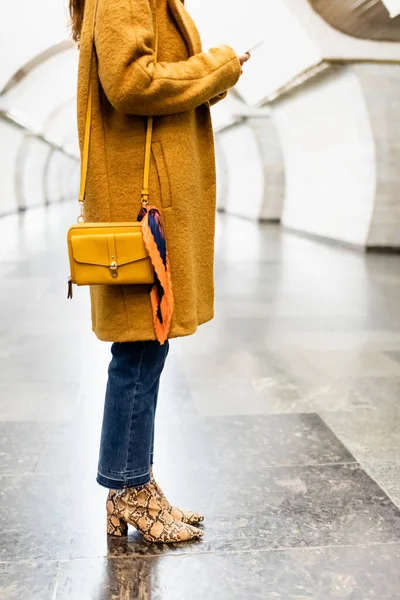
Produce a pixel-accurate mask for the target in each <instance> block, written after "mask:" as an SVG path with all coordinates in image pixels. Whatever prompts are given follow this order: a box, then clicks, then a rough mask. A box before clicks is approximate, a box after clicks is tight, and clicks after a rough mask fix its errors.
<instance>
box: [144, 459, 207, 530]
mask: <svg viewBox="0 0 400 600" xmlns="http://www.w3.org/2000/svg"><path fill="white" fill-rule="evenodd" d="M150 477H151V479H150V483H151V484H152V485H153V486H154V489H155V490H156V493H157V494H158V496H159V498H160V502H161V506H162V507H163V508H164V509H165V510H166V511H168V512H169V513H170V515H171V516H172V517H173V518H174V519H175V520H176V521H182V523H188V524H189V525H196V523H201V521H204V517H203V515H200V514H199V513H196V512H191V511H188V510H181V509H180V508H177V507H176V506H172V504H170V503H169V502H168V500H167V498H166V497H165V494H164V492H163V491H162V489H161V488H160V486H159V485H158V484H157V482H156V480H155V479H154V474H153V469H151V471H150Z"/></svg>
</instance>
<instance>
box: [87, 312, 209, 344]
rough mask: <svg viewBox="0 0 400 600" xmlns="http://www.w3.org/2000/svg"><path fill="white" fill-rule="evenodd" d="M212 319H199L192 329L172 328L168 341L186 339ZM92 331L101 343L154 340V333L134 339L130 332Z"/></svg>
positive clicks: (96, 329)
mask: <svg viewBox="0 0 400 600" xmlns="http://www.w3.org/2000/svg"><path fill="white" fill-rule="evenodd" d="M213 318H214V315H210V316H208V317H205V318H204V319H201V320H199V321H198V323H196V324H195V325H194V326H193V327H179V326H177V325H176V326H175V327H173V328H172V330H171V331H170V333H169V335H168V339H173V338H178V337H187V336H189V335H193V334H194V333H196V331H197V328H198V327H200V326H201V325H204V324H205V323H209V322H210V321H212V319H213ZM92 331H93V333H94V334H95V336H96V337H97V339H99V340H100V341H101V342H147V341H154V340H155V339H156V336H155V333H154V332H152V333H151V334H149V335H145V334H144V335H143V336H141V337H136V336H135V337H134V336H133V335H132V332H129V331H128V332H124V333H120V334H119V335H116V334H115V333H111V332H109V331H104V330H101V329H99V328H97V327H92Z"/></svg>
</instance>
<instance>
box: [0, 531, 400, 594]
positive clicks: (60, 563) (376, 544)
mask: <svg viewBox="0 0 400 600" xmlns="http://www.w3.org/2000/svg"><path fill="white" fill-rule="evenodd" d="M379 546H388V547H396V546H398V547H399V548H400V541H399V542H371V543H368V544H335V545H330V546H280V547H278V548H258V549H251V548H249V549H245V550H203V551H201V552H176V553H173V554H172V553H171V554H153V555H149V554H147V555H145V554H139V553H135V552H132V553H131V554H123V555H120V556H107V555H104V554H103V555H93V556H78V557H74V558H62V559H31V560H19V561H1V560H0V565H10V566H11V565H27V564H33V565H37V564H52V563H57V564H58V568H57V580H58V574H59V571H60V568H61V567H62V566H63V565H64V564H66V565H67V564H68V563H74V562H84V561H91V560H129V559H131V558H135V559H138V558H140V559H146V560H154V559H162V558H182V557H191V556H196V557H197V556H208V555H220V556H221V555H227V556H230V555H239V554H255V553H265V554H267V553H276V552H307V551H309V550H336V549H341V548H375V547H379ZM52 600H55V597H53V599H52Z"/></svg>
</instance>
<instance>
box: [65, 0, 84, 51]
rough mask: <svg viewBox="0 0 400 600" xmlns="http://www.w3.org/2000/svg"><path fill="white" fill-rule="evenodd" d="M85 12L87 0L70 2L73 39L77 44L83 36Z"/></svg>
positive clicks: (71, 0)
mask: <svg viewBox="0 0 400 600" xmlns="http://www.w3.org/2000/svg"><path fill="white" fill-rule="evenodd" d="M84 10H85V0H69V12H70V15H71V29H72V38H73V40H74V41H75V42H79V39H80V36H81V30H82V23H83V12H84Z"/></svg>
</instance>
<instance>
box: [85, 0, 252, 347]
mask: <svg viewBox="0 0 400 600" xmlns="http://www.w3.org/2000/svg"><path fill="white" fill-rule="evenodd" d="M94 6H95V1H94V0H86V7H85V16H84V23H83V30H82V36H81V46H80V63H79V77H78V129H79V137H80V145H81V150H82V146H83V132H84V124H85V112H86V106H87V96H88V82H89V77H91V78H92V81H93V85H94V98H93V111H92V129H91V145H90V156H89V174H88V187H87V195H86V202H85V220H86V221H88V222H90V221H92V222H101V221H136V220H137V215H138V212H139V210H140V197H141V187H142V178H143V165H144V148H145V134H146V123H147V119H146V116H154V117H155V118H154V133H153V142H152V159H151V170H150V188H149V189H150V202H151V204H155V205H156V206H157V207H159V208H160V210H161V212H162V215H163V220H164V226H165V230H166V238H167V247H168V252H169V257H170V263H171V274H172V285H173V293H174V300H175V308H174V314H173V319H172V324H171V329H170V334H169V337H177V336H184V335H189V334H192V333H194V332H195V330H196V328H197V326H198V325H199V324H201V323H205V322H206V321H209V320H210V319H212V317H213V310H214V281H213V279H214V278H213V262H214V224H215V197H216V188H215V157H214V139H213V131H212V126H211V118H210V106H211V105H212V104H213V103H215V102H217V101H218V100H220V99H222V98H223V97H224V96H225V95H226V90H228V89H229V88H230V87H232V86H233V85H235V83H236V82H237V80H238V78H239V77H240V73H241V66H240V63H239V60H238V59H237V57H236V53H235V52H234V51H233V50H232V48H230V47H229V46H221V47H219V48H213V49H211V50H210V51H209V52H203V51H202V47H201V41H200V37H199V34H198V31H197V29H196V26H195V24H194V22H193V21H192V19H191V18H190V16H189V14H188V13H187V11H186V9H185V7H184V4H183V3H182V1H181V0H98V10H97V17H96V26H95V36H94V37H95V47H96V55H95V58H94V60H92V61H91V60H90V56H91V39H92V35H91V29H92V24H93V14H94ZM155 17H156V18H157V24H158V30H159V48H158V62H157V64H155V63H154V56H153V48H154V47H155V25H154V23H155V21H154V19H155ZM90 297H91V315H92V329H93V331H94V332H95V334H96V335H97V337H98V338H99V339H101V340H104V341H117V342H125V341H138V340H154V339H155V333H154V325H153V317H152V311H151V305H150V296H149V287H148V286H137V285H115V286H111V285H110V286H106V285H98V286H91V288H90Z"/></svg>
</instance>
